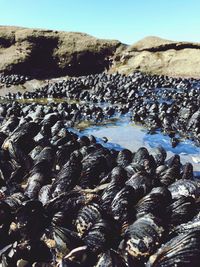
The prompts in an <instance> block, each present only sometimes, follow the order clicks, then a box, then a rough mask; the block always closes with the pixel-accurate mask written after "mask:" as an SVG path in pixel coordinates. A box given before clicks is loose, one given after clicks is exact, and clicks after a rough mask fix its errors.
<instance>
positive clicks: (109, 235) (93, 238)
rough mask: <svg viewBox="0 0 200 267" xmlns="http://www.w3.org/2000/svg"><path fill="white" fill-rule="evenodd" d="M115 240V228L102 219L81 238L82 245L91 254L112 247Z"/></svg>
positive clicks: (109, 222)
mask: <svg viewBox="0 0 200 267" xmlns="http://www.w3.org/2000/svg"><path fill="white" fill-rule="evenodd" d="M116 239H117V233H116V227H115V225H114V224H113V223H112V222H111V221H107V220H104V219H101V220H99V221H98V222H96V223H95V224H94V225H93V226H92V227H91V228H90V229H89V231H88V232H87V233H86V234H85V236H84V237H83V240H84V243H85V244H86V245H87V247H88V249H89V250H90V251H91V252H93V253H97V254H98V253H101V252H105V251H106V250H108V248H110V247H112V246H113V243H115V241H116Z"/></svg>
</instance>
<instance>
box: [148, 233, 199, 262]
mask: <svg viewBox="0 0 200 267" xmlns="http://www.w3.org/2000/svg"><path fill="white" fill-rule="evenodd" d="M199 262H200V230H193V231H189V232H187V233H183V234H180V235H178V236H177V237H174V238H173V239H171V240H170V241H169V242H167V243H166V244H164V245H163V246H162V247H161V248H159V249H158V250H157V252H156V253H155V254H153V255H152V256H151V257H150V259H149V261H148V263H147V267H174V266H177V267H189V266H192V267H198V266H199Z"/></svg>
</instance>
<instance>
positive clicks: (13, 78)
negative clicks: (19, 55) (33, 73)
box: [0, 73, 30, 87]
mask: <svg viewBox="0 0 200 267" xmlns="http://www.w3.org/2000/svg"><path fill="white" fill-rule="evenodd" d="M29 79H30V78H29V77H28V76H24V75H19V74H10V75H9V74H4V73H0V83H3V84H6V87H10V86H11V85H18V84H23V83H25V82H26V81H28V80H29Z"/></svg>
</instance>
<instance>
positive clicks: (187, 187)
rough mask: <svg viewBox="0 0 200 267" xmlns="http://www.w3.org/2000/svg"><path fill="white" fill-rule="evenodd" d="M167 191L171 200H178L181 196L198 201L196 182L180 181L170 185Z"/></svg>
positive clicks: (197, 185) (199, 188) (199, 193)
mask: <svg viewBox="0 0 200 267" xmlns="http://www.w3.org/2000/svg"><path fill="white" fill-rule="evenodd" d="M168 189H169V191H170V192H171V194H172V198H173V199H178V198H180V197H181V196H185V197H187V196H191V197H193V198H194V199H198V197H199V196H200V184H199V182H198V181H191V180H185V179H181V180H178V181H176V182H174V183H173V184H171V185H170V186H169V187H168Z"/></svg>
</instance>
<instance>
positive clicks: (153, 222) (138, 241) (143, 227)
mask: <svg viewBox="0 0 200 267" xmlns="http://www.w3.org/2000/svg"><path fill="white" fill-rule="evenodd" d="M163 233H164V228H163V227H162V226H161V224H160V220H159V219H157V218H156V217H154V216H153V215H151V214H148V215H145V216H143V217H141V218H139V219H138V220H136V221H135V222H134V223H133V224H131V225H129V227H128V228H127V230H126V232H125V234H124V240H125V249H126V251H127V252H128V254H129V255H130V256H132V257H133V258H136V259H144V258H148V257H149V256H150V255H151V254H152V253H153V252H154V251H155V249H156V248H157V247H158V245H160V244H161V239H162V236H163Z"/></svg>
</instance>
